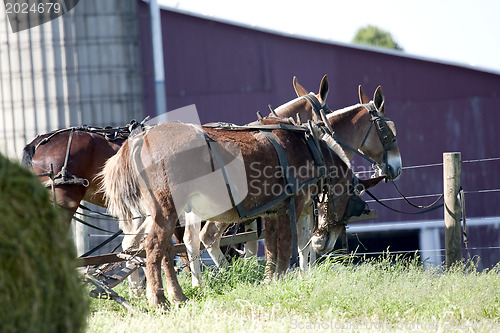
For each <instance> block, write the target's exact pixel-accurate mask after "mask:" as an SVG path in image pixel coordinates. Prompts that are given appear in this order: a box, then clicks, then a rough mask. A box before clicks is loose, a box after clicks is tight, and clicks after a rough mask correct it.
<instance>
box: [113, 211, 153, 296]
mask: <svg viewBox="0 0 500 333" xmlns="http://www.w3.org/2000/svg"><path fill="white" fill-rule="evenodd" d="M151 224H152V220H151V218H150V217H149V216H148V217H146V219H144V220H143V219H134V220H132V221H123V220H122V221H120V229H121V230H122V231H123V233H124V234H125V236H124V237H123V241H122V249H123V250H125V251H126V250H129V251H133V250H139V249H141V248H142V246H143V244H142V240H143V238H145V237H146V236H147V234H148V232H149V230H150V229H151ZM133 266H134V264H127V267H129V268H133ZM140 269H141V268H139V269H136V270H134V271H133V272H132V273H131V274H130V275H129V277H128V282H129V285H130V291H131V293H132V294H134V295H136V296H141V295H142V292H143V289H144V288H143V286H142V283H141V278H140V275H139V270H140Z"/></svg>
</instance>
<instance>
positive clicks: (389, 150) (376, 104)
mask: <svg viewBox="0 0 500 333" xmlns="http://www.w3.org/2000/svg"><path fill="white" fill-rule="evenodd" d="M359 100H360V103H361V104H364V105H365V107H366V108H367V110H368V112H369V115H370V122H371V124H370V127H369V129H368V132H367V134H366V135H365V137H364V139H363V142H362V143H361V146H360V148H359V150H360V151H361V152H362V153H363V154H365V155H366V156H368V157H370V158H371V159H373V160H374V161H376V162H377V163H378V164H379V165H380V169H379V174H385V175H387V178H388V179H390V180H392V179H396V178H398V177H399V176H400V175H401V170H402V162H401V154H400V153H399V147H398V142H397V140H396V135H397V133H396V126H395V125H394V122H393V121H391V120H390V119H389V118H388V117H387V116H386V114H385V99H384V93H383V91H382V87H380V86H378V88H377V89H376V90H375V94H374V95H373V100H372V101H370V99H369V97H367V96H366V95H365V93H364V92H363V89H362V88H361V86H359Z"/></svg>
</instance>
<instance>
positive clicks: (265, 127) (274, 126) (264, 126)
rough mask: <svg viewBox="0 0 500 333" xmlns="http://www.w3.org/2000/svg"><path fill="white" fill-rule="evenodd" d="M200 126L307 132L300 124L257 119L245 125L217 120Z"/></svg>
mask: <svg viewBox="0 0 500 333" xmlns="http://www.w3.org/2000/svg"><path fill="white" fill-rule="evenodd" d="M202 127H206V128H213V129H220V130H241V131H255V130H258V131H271V130H278V129H281V130H286V131H291V132H302V133H305V132H307V129H305V128H304V127H302V126H297V125H292V124H284V123H277V124H261V123H259V122H258V121H256V122H253V123H250V124H248V125H245V126H240V125H235V124H231V123H222V122H219V123H209V124H205V125H203V126H202Z"/></svg>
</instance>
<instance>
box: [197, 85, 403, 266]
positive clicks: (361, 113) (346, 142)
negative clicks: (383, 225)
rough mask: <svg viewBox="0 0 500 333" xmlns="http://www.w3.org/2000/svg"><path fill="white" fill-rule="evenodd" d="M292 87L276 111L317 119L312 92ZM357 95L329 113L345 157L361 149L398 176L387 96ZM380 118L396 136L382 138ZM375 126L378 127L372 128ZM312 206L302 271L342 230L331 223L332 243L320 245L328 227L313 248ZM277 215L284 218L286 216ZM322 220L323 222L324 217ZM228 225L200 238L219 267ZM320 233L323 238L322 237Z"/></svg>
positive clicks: (302, 233)
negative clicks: (355, 101) (288, 99)
mask: <svg viewBox="0 0 500 333" xmlns="http://www.w3.org/2000/svg"><path fill="white" fill-rule="evenodd" d="M325 80H326V76H325V77H324V78H323V80H322V83H321V85H320V93H319V94H318V95H317V96H316V98H317V100H318V101H319V103H320V104H319V108H323V109H325V105H326V104H325V103H326V96H327V94H328V85H327V81H326V85H325V82H324V81H325ZM293 86H294V89H295V92H296V94H297V99H295V100H293V101H291V102H289V103H287V104H285V105H284V106H282V107H279V108H277V109H276V110H275V111H276V114H277V115H278V116H281V117H291V116H293V115H294V113H297V112H298V111H299V110H300V112H301V113H300V114H301V118H302V119H305V120H308V119H317V116H316V113H315V112H312V111H313V110H312V109H309V110H306V107H307V106H309V104H310V103H307V101H306V99H305V98H304V96H309V95H310V94H309V93H308V92H307V91H306V90H305V89H304V88H303V87H302V86H301V85H300V84H299V83H298V81H297V79H296V78H295V77H294V80H293ZM358 95H359V101H360V104H356V105H354V106H351V107H347V108H344V109H342V110H338V111H335V112H333V113H332V114H331V115H328V116H327V118H328V119H329V120H328V121H329V123H330V125H331V126H332V128H334V130H335V140H337V141H338V142H340V143H341V146H342V147H343V152H344V154H345V155H344V156H345V157H346V159H347V160H348V161H351V160H352V159H353V157H354V155H355V154H356V152H358V151H360V152H361V154H363V156H365V157H366V158H368V159H369V160H371V162H372V163H374V164H375V165H377V166H378V171H379V172H378V174H386V175H387V178H388V179H396V178H397V177H399V175H400V174H401V170H402V162H401V155H400V153H399V148H398V146H397V142H396V139H395V138H396V129H395V125H394V123H393V122H392V121H390V120H389V119H388V118H387V117H386V115H385V98H384V94H383V91H382V88H381V87H380V86H379V87H378V88H377V89H376V91H375V93H374V97H373V101H370V98H369V97H368V96H367V95H366V94H365V93H364V92H363V90H362V88H361V86H359V88H358ZM291 106H293V107H291ZM328 111H329V110H328ZM377 117H382V118H383V119H382V121H384V122H385V123H386V124H388V127H390V130H391V131H393V135H392V136H391V138H389V139H390V142H387V143H385V144H384V143H383V141H382V140H381V137H380V128H379V127H378V126H379V123H377V124H375V121H376V120H375V118H377ZM373 128H375V129H374V130H372V129H373ZM384 135H385V133H384ZM347 163H349V162H347ZM312 209H313V207H312V206H310V207H306V208H305V209H304V211H302V212H301V213H300V216H299V219H298V222H297V229H298V248H299V249H298V254H299V267H300V269H301V270H302V271H303V270H305V269H306V267H307V261H308V259H309V262H310V263H311V264H312V263H314V261H315V253H316V252H318V253H320V254H321V253H324V252H326V251H331V249H332V246H333V245H335V242H334V241H333V240H334V239H336V237H335V235H336V234H337V235H338V233H339V232H341V231H342V230H341V227H340V226H339V227H337V228H333V226H331V227H330V229H331V232H332V237H330V238H329V240H330V243H329V245H328V246H325V247H321V246H320V244H321V243H322V242H326V235H327V234H328V233H326V232H325V230H326V229H325V228H323V229H321V230H322V231H321V233H319V232H316V234H315V237H314V239H313V242H312V244H313V245H314V247H313V249H312V250H311V249H310V247H309V244H311V242H310V240H311V236H312V231H313V225H312V221H313V219H312V215H313V214H312ZM267 218H269V217H267ZM277 218H281V219H284V218H283V217H277ZM322 221H324V218H323V220H322ZM281 223H286V221H281ZM226 226H227V224H224V223H217V222H208V223H207V224H206V225H205V227H204V229H203V230H202V233H201V239H202V241H203V243H204V245H205V246H206V247H208V252H209V254H210V255H211V257H212V259H213V260H214V262H215V263H216V264H217V266H221V265H222V263H223V262H224V261H225V257H224V255H223V253H222V251H220V247H219V246H218V240H219V239H220V237H221V235H222V232H223V231H224V230H225V228H226ZM319 234H321V235H322V237H319ZM331 241H333V243H331Z"/></svg>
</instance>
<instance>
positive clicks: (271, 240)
mask: <svg viewBox="0 0 500 333" xmlns="http://www.w3.org/2000/svg"><path fill="white" fill-rule="evenodd" d="M262 219H263V220H264V228H265V229H266V236H265V238H264V240H265V244H266V268H265V271H264V282H270V281H272V280H273V278H274V273H275V272H276V263H277V260H278V244H277V241H278V220H277V218H276V216H265V217H263V218H262Z"/></svg>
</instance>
